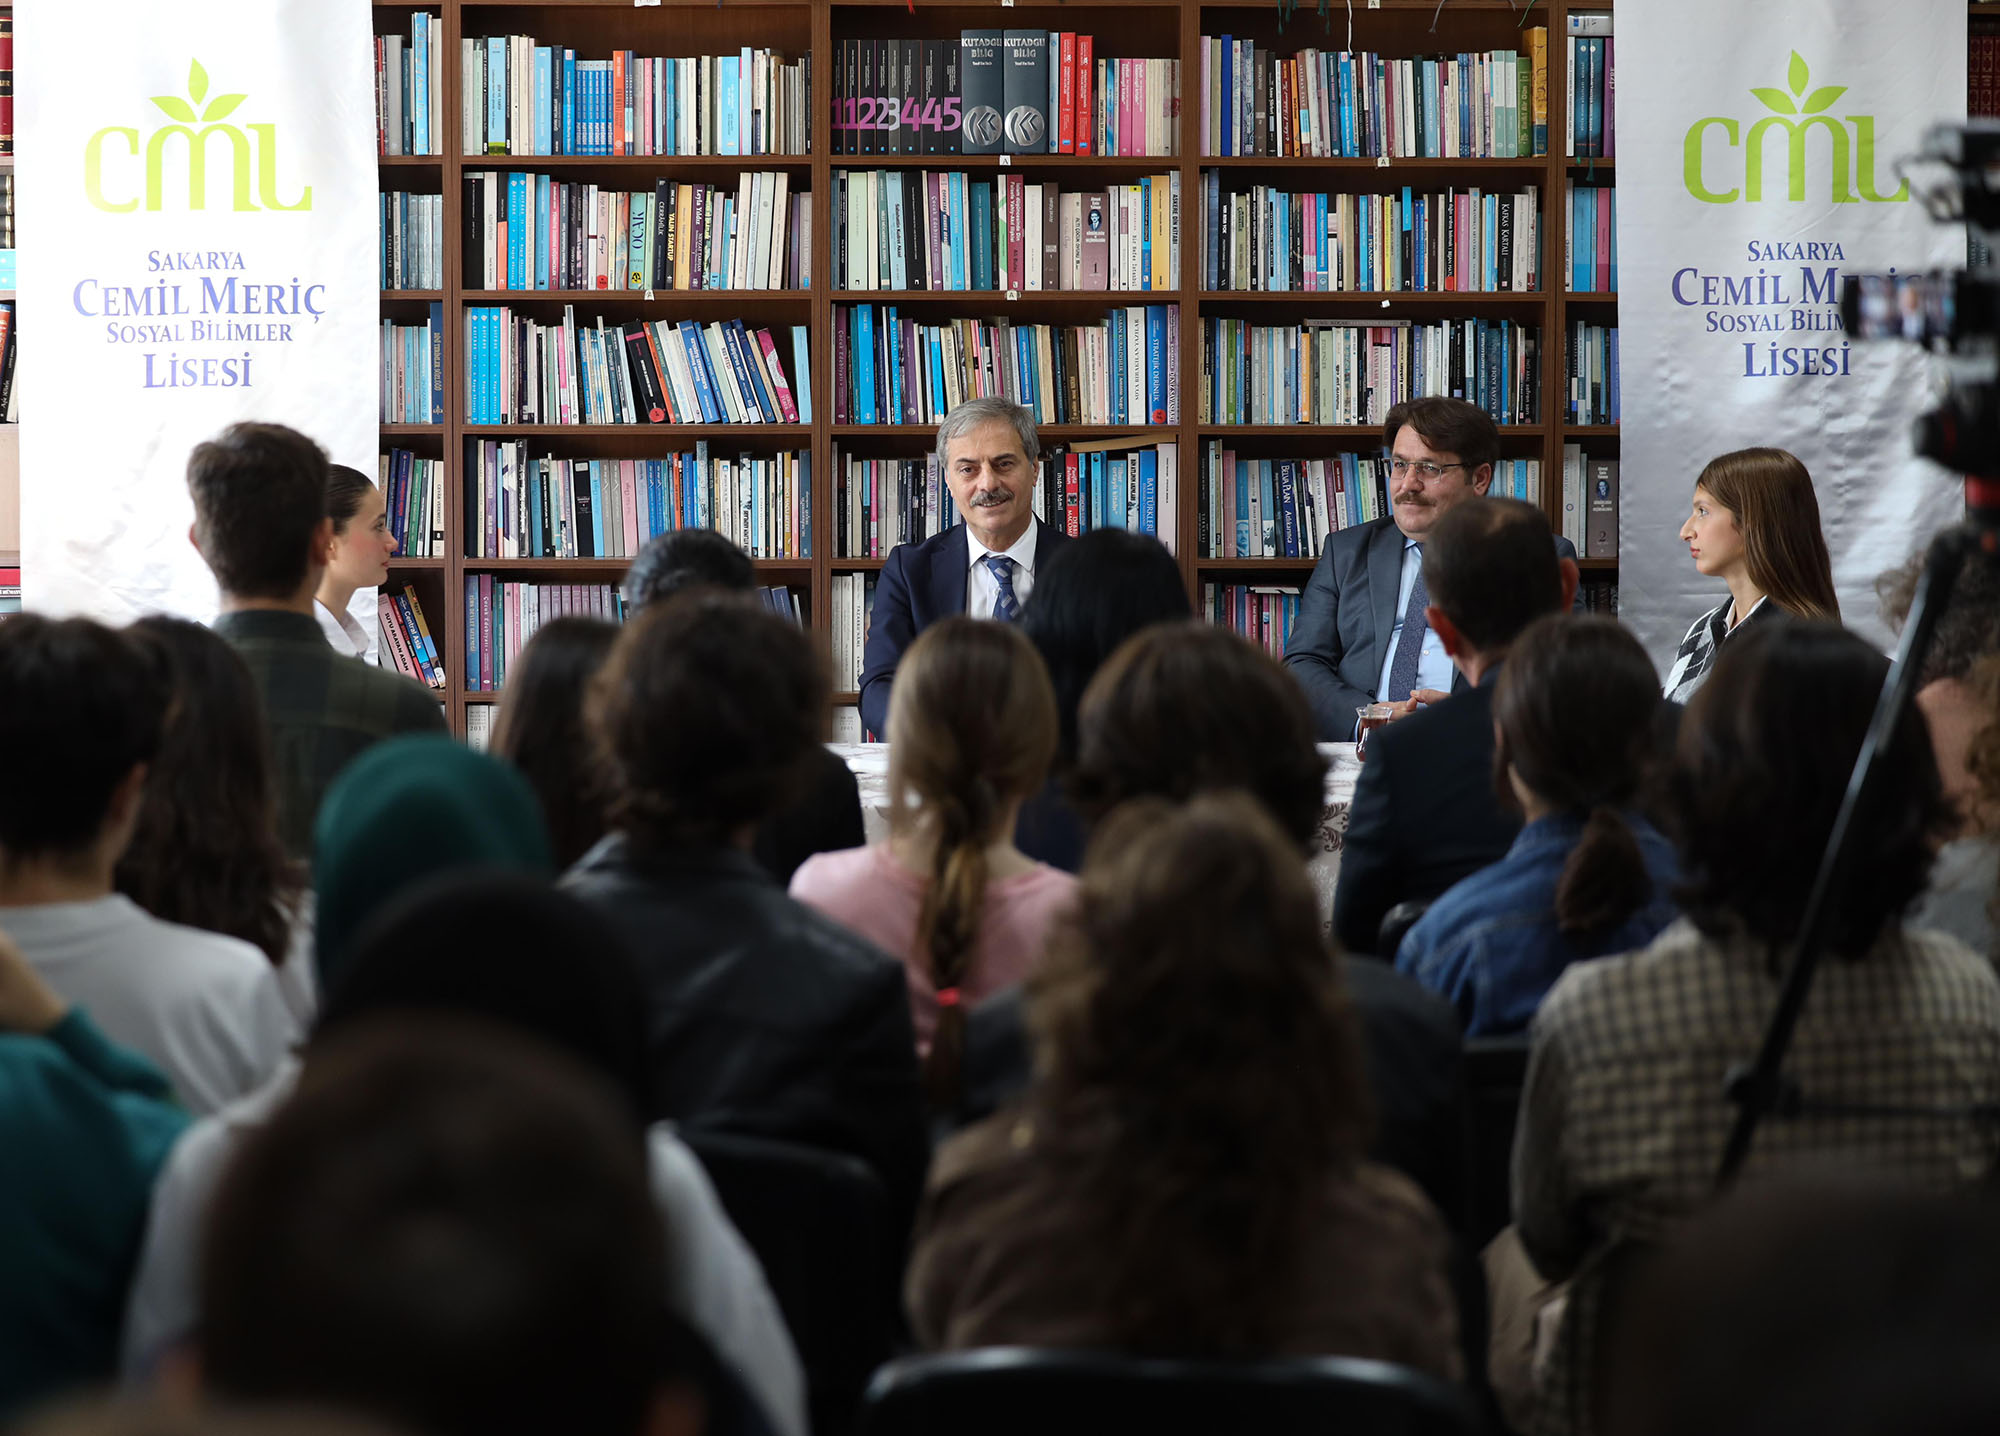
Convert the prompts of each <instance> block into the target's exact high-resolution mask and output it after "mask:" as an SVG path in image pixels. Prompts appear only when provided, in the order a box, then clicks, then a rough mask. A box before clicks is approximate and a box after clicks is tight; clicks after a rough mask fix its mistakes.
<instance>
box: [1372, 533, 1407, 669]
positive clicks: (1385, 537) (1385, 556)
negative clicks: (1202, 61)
mask: <svg viewBox="0 0 2000 1436" xmlns="http://www.w3.org/2000/svg"><path fill="white" fill-rule="evenodd" d="M1402 584H1403V531H1402V530H1401V529H1399V528H1397V527H1396V524H1395V520H1393V519H1390V520H1387V521H1385V522H1383V524H1382V527H1381V528H1379V529H1377V530H1376V531H1375V534H1374V536H1373V537H1372V538H1370V539H1369V540H1368V600H1369V602H1370V604H1372V605H1373V607H1374V610H1375V657H1374V663H1375V667H1376V670H1377V671H1378V672H1379V671H1380V669H1381V666H1382V660H1383V659H1384V658H1386V657H1387V656H1388V653H1389V635H1390V634H1391V633H1393V632H1395V629H1396V598H1397V591H1398V590H1399V589H1400V588H1401V587H1402ZM1371 686H1372V685H1371Z"/></svg>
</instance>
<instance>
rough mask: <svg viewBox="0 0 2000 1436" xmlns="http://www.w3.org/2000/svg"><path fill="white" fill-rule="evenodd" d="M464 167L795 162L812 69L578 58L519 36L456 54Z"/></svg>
mask: <svg viewBox="0 0 2000 1436" xmlns="http://www.w3.org/2000/svg"><path fill="white" fill-rule="evenodd" d="M460 46H461V50H460V60H461V65H462V68H461V70H460V74H461V76H462V78H463V83H464V92H463V93H464V101H465V103H464V113H463V124H464V127H465V129H464V133H465V153H466V154H468V155H802V154H804V153H805V152H806V118H807V116H808V115H810V114H811V113H812V112H813V99H812V63H811V60H810V59H809V58H807V57H803V56H802V57H800V58H799V59H797V60H786V59H785V58H783V57H782V56H780V55H779V54H777V53H776V52H775V51H772V50H762V49H752V48H750V47H749V46H747V45H746V46H744V47H743V48H742V49H741V50H739V51H737V52H736V53H735V54H733V55H686V56H666V57H646V56H641V55H637V54H634V53H633V52H632V51H630V50H617V51H614V52H613V53H612V55H611V57H610V58H609V59H602V60H591V59H582V58H579V57H578V55H577V52H576V51H575V50H574V49H572V48H570V47H568V46H564V45H541V44H537V43H536V42H535V39H534V37H533V36H531V35H492V36H486V37H481V38H473V37H471V36H468V37H466V38H465V39H464V40H462V41H461V42H460Z"/></svg>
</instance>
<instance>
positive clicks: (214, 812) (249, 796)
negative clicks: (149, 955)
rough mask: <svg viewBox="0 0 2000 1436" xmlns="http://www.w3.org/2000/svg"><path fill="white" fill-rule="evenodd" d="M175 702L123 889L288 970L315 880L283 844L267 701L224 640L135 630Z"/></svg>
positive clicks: (197, 631) (182, 624)
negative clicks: (305, 895) (308, 888)
mask: <svg viewBox="0 0 2000 1436" xmlns="http://www.w3.org/2000/svg"><path fill="white" fill-rule="evenodd" d="M125 631H126V632H127V633H128V634H129V635H130V636H131V637H132V639H133V640H134V641H135V642H136V643H137V644H138V645H139V647H140V648H141V649H143V650H144V651H145V653H146V655H147V657H148V658H149V659H150V660H151V661H152V663H153V666H154V669H155V671H156V672H157V673H158V674H159V676H160V679H161V681H162V682H163V683H164V684H165V685H166V686H167V689H168V691H169V692H170V693H171V694H172V698H171V700H170V702H169V705H168V710H167V721H166V728H165V732H164V734H163V736H162V738H161V741H160V747H159V752H158V753H157V754H156V755H155V756H154V758H153V761H152V765H151V767H150V768H148V769H147V772H146V791H145V797H144V800H143V802H142V803H141V805H140V808H139V824H138V827H137V828H135V829H134V830H133V833H132V841H131V843H130V844H128V845H127V846H126V849H125V855H124V856H123V857H122V858H120V859H119V860H118V871H117V875H116V879H115V881H116V883H117V886H118V891H120V892H122V893H124V894H125V895H126V896H127V897H129V898H131V899H132V901H134V902H136V903H137V904H139V906H140V907H143V908H144V909H146V911H148V912H150V913H151V914H153V916H155V917H157V918H163V919H165V920H166V921H168V922H178V923H183V924H185V925H187V926H189V927H199V928H205V929H207V930H208V931H210V932H220V933H227V934H228V935H229V936H231V937H240V938H242V939H243V940H244V941H245V942H249V943H253V944H255V945H256V946H257V947H259V948H261V949H262V950H263V952H264V955H265V956H266V957H268V958H270V959H271V961H273V962H283V961H284V958H285V953H286V951H287V950H288V949H289V948H290V946H291V940H292V920H293V919H294V917H296V915H297V909H298V904H299V898H300V895H301V893H302V891H303V889H304V887H305V873H304V872H303V871H302V870H301V869H300V867H299V865H298V864H297V863H295V862H294V861H293V860H292V859H291V857H290V856H289V855H288V854H287V853H286V852H285V847H284V844H283V843H282V842H280V841H279V839H278V807H277V787H276V784H275V781H274V780H273V777H272V772H271V753H270V738H269V736H268V735H267V733H266V730H265V727H264V722H263V707H264V703H263V698H262V696H261V695H260V694H259V693H258V691H257V685H256V681H255V680H254V679H252V678H251V676H250V670H249V668H248V667H247V666H246V665H245V664H244V662H243V660H242V658H241V657H239V656H238V654H237V652H236V650H235V649H234V648H232V647H230V645H229V643H228V641H227V640H225V639H224V638H222V636H221V635H219V634H217V633H216V632H215V631H214V630H213V629H210V628H207V627H204V626H203V625H201V624H199V623H190V622H189V621H188V620H187V619H184V618H172V617H169V616H167V615H166V614H154V615H152V616H151V617H148V618H142V619H140V620H139V621H138V622H136V623H134V624H132V625H131V626H130V627H129V628H127V629H126V630H125Z"/></svg>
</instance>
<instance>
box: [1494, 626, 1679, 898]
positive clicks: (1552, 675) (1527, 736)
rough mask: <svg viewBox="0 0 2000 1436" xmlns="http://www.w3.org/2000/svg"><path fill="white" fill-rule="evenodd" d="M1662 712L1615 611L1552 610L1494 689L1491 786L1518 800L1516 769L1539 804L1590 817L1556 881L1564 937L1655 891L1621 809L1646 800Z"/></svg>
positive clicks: (1654, 681) (1653, 677)
mask: <svg viewBox="0 0 2000 1436" xmlns="http://www.w3.org/2000/svg"><path fill="white" fill-rule="evenodd" d="M1659 708H1660V679H1659V674H1658V673H1657V672H1656V671H1655V669H1654V668H1653V661H1652V660H1651V659H1650V658H1648V657H1647V656H1646V650H1645V649H1644V648H1643V647H1642V646H1641V645H1640V643H1639V640H1638V639H1636V638H1634V637H1633V636H1632V635H1631V634H1630V633H1629V632H1627V631H1626V630H1625V629H1624V628H1623V627H1621V626H1620V625H1619V624H1618V623H1617V622H1616V621H1615V620H1613V619H1609V618H1572V617H1570V616H1569V615H1567V614H1551V615H1550V616H1549V617H1547V618H1542V619H1538V620H1536V621H1535V622H1534V623H1531V624H1530V625H1528V627H1527V629H1526V630H1525V631H1523V633H1522V634H1521V636H1520V637H1519V638H1518V639H1516V640H1515V641H1514V645H1513V647H1512V648H1510V649H1509V650H1508V652H1507V662H1506V664H1505V665H1504V666H1503V667H1502V668H1501V670H1500V682H1499V686H1498V687H1497V688H1496V689H1495V690H1494V694H1493V722H1494V726H1495V727H1496V728H1497V729H1498V736H1497V738H1496V740H1495V742H1494V745H1493V778H1494V784H1495V786H1496V787H1497V788H1498V789H1499V791H1500V794H1501V798H1502V800H1503V801H1504V802H1506V803H1508V804H1510V805H1511V804H1512V803H1513V802H1514V790H1513V785H1512V784H1511V783H1509V782H1508V781H1507V770H1508V768H1509V767H1510V766H1511V767H1512V768H1513V770H1514V772H1515V774H1516V775H1517V776H1518V777H1519V778H1520V780H1521V782H1522V783H1523V784H1525V785H1526V786H1527V788H1528V789H1529V791H1531V792H1533V793H1534V794H1535V795H1536V796H1537V797H1538V798H1540V799H1542V801H1544V802H1546V803H1551V804H1553V805H1554V806H1556V807H1557V808H1559V809H1561V810H1562V811H1564V812H1566V813H1572V814H1577V815H1584V816H1586V821H1585V824H1584V829H1583V837H1582V839H1581V840H1580V841H1579V842H1578V843H1577V845H1576V846H1575V847H1574V848H1572V849H1571V850H1570V854H1569V858H1568V860H1567V861H1566V862H1565V863H1564V864H1563V870H1562V877H1561V878H1560V879H1559V880H1558V882H1557V884H1556V926H1557V927H1558V928H1560V929H1561V930H1562V931H1563V933H1564V934H1566V935H1568V936H1573V937H1583V936H1588V935H1591V934H1595V933H1604V932H1608V931H1609V930H1610V929H1612V928H1614V927H1616V926H1617V925H1618V924H1619V923H1621V922H1623V921H1624V920H1625V919H1626V918H1628V917H1630V916H1631V915H1632V914H1633V913H1634V912H1636V911H1637V910H1638V908H1639V907H1640V905H1641V904H1642V903H1644V902H1645V901H1646V900H1647V898H1649V897H1651V896H1652V892H1653V881H1652V878H1651V877H1650V876H1649V875H1648V874H1647V872H1646V863H1645V859H1644V857H1643V856H1642V855H1641V853H1640V851H1639V843H1638V840H1637V839H1636V838H1635V837H1634V836H1633V835H1632V829H1631V827H1630V826H1629V825H1627V823H1626V821H1625V818H1624V814H1623V811H1622V810H1623V809H1625V808H1628V807H1630V806H1631V805H1632V804H1633V803H1634V802H1635V801H1636V800H1637V798H1638V796H1639V788H1640V784H1641V782H1642V780H1643V779H1644V777H1645V772H1646V766H1647V758H1648V757H1649V755H1650V754H1651V751H1652V747H1653V723H1654V720H1655V718H1656V716H1657V714H1658V712H1659Z"/></svg>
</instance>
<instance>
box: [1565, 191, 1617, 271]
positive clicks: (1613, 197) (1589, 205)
mask: <svg viewBox="0 0 2000 1436" xmlns="http://www.w3.org/2000/svg"><path fill="white" fill-rule="evenodd" d="M1563 248H1564V252H1565V253H1567V254H1568V255H1569V263H1568V266H1567V276H1566V277H1567V278H1568V280H1569V288H1570V292H1571V293H1572V294H1583V293H1597V294H1612V293H1615V292H1616V291H1617V289H1618V191H1617V190H1615V189H1613V188H1611V187H1610V186H1609V185H1586V184H1571V185H1570V187H1569V212H1568V214H1566V215H1565V216H1564V224H1563Z"/></svg>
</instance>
